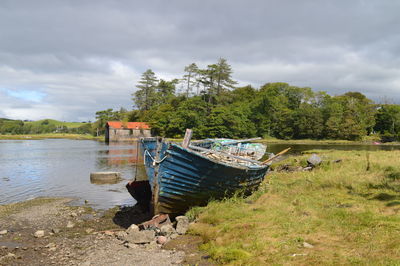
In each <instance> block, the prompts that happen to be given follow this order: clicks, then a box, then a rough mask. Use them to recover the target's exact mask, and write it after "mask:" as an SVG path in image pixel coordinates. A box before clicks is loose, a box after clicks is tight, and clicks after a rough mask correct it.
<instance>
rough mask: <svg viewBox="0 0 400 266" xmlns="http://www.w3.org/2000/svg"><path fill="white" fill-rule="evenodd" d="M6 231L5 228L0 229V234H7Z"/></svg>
mask: <svg viewBox="0 0 400 266" xmlns="http://www.w3.org/2000/svg"><path fill="white" fill-rule="evenodd" d="M7 233H8V231H7V230H1V231H0V235H5V234H7Z"/></svg>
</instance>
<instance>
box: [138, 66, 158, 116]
mask: <svg viewBox="0 0 400 266" xmlns="http://www.w3.org/2000/svg"><path fill="white" fill-rule="evenodd" d="M157 84H158V79H157V77H156V75H155V74H154V72H153V71H152V70H151V69H148V70H146V71H145V72H144V73H143V74H142V78H141V80H140V81H139V82H138V85H136V88H138V90H137V91H136V92H135V93H134V94H133V96H134V98H133V101H134V102H135V105H136V107H137V108H138V109H139V110H142V111H143V110H144V111H147V110H150V108H151V107H152V106H153V105H154V103H155V101H156V87H157Z"/></svg>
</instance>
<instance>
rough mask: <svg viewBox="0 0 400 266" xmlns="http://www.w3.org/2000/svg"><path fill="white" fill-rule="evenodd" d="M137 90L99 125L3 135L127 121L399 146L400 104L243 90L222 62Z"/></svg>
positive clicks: (357, 96) (286, 88)
mask: <svg viewBox="0 0 400 266" xmlns="http://www.w3.org/2000/svg"><path fill="white" fill-rule="evenodd" d="M136 88H137V90H136V92H135V93H133V94H132V100H133V105H134V108H133V110H131V111H128V110H126V109H124V108H121V109H120V110H117V111H114V110H113V109H107V110H103V111H98V112H96V122H94V123H92V124H89V123H87V124H83V125H80V126H79V127H67V126H64V127H60V126H58V127H57V126H56V125H49V124H47V125H46V120H43V121H42V124H41V125H32V124H28V123H24V122H23V121H18V123H19V125H15V123H14V122H15V121H14V122H13V123H11V122H7V121H5V120H0V133H1V134H5V133H12V134H29V133H46V132H68V133H91V134H94V135H98V134H103V133H104V126H105V123H106V122H107V121H110V120H123V121H145V122H149V123H150V124H151V126H152V130H153V133H154V134H156V135H161V136H166V137H182V134H183V133H184V132H185V129H186V128H192V129H193V134H194V137H195V138H208V137H211V138H212V137H227V138H245V137H255V136H261V137H276V138H280V139H345V140H360V139H362V138H363V137H365V136H367V135H374V136H379V137H381V139H382V140H383V141H394V140H400V105H396V104H376V103H374V102H373V101H372V100H370V99H368V98H367V97H366V96H365V95H363V94H362V93H360V92H355V91H349V92H347V93H345V94H343V95H335V96H332V95H329V94H328V93H326V92H323V91H314V90H313V89H311V88H309V87H297V86H293V85H290V84H287V83H283V82H278V83H266V84H264V85H262V86H261V87H259V88H254V87H252V86H250V85H248V86H244V87H238V86H237V82H236V81H235V80H234V79H233V78H232V68H231V66H230V65H229V64H228V63H227V61H226V60H225V59H223V58H221V59H219V60H218V62H217V63H215V64H211V65H208V66H207V67H206V68H204V69H202V68H199V67H198V66H197V65H196V64H195V63H192V64H190V65H188V66H186V67H185V68H184V74H183V75H182V77H181V78H177V79H173V80H163V79H159V78H157V76H156V74H155V73H154V72H153V71H152V70H150V69H149V70H147V71H145V72H144V73H143V74H142V77H141V79H140V80H139V81H138V82H137V84H136ZM11 124H14V126H11Z"/></svg>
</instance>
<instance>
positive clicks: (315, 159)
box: [307, 153, 322, 167]
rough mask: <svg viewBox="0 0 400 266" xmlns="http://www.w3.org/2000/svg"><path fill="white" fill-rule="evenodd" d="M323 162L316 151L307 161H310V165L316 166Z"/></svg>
mask: <svg viewBox="0 0 400 266" xmlns="http://www.w3.org/2000/svg"><path fill="white" fill-rule="evenodd" d="M321 162H322V159H321V157H319V156H318V155H316V154H315V153H313V154H312V155H311V156H310V158H308V159H307V163H308V164H309V165H310V166H313V167H315V166H317V165H320V164H321Z"/></svg>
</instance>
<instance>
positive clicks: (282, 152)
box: [261, 148, 291, 164]
mask: <svg viewBox="0 0 400 266" xmlns="http://www.w3.org/2000/svg"><path fill="white" fill-rule="evenodd" d="M290 149H291V148H287V149H286V150H283V151H281V152H279V153H277V154H276V155H274V156H272V157H271V158H269V159H268V160H265V161H264V162H262V163H261V164H267V163H269V162H270V161H272V160H274V159H275V158H277V157H279V156H281V155H282V154H284V153H286V152H288V151H289V150H290Z"/></svg>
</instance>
